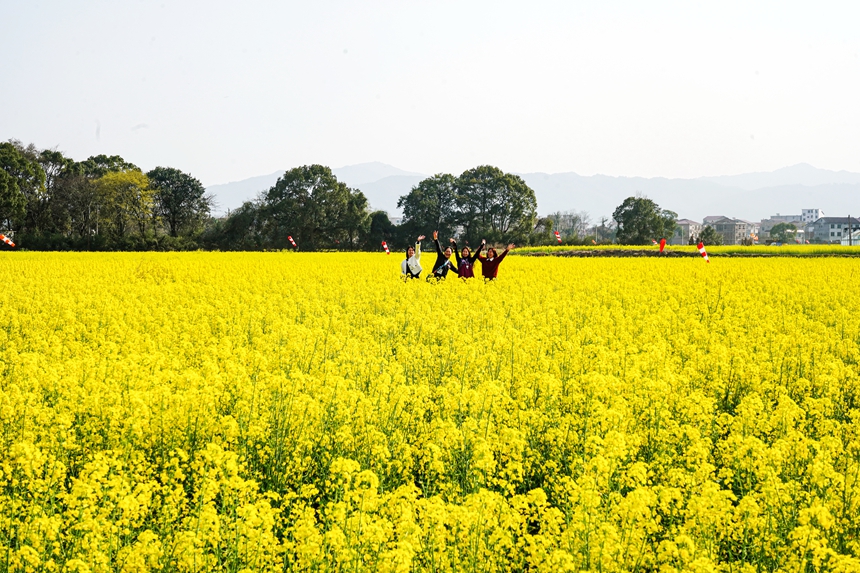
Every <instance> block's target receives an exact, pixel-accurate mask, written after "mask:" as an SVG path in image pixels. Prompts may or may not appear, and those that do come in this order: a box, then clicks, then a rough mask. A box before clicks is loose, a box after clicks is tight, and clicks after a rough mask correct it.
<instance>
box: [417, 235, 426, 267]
mask: <svg viewBox="0 0 860 573" xmlns="http://www.w3.org/2000/svg"><path fill="white" fill-rule="evenodd" d="M423 240H424V235H418V239H417V240H416V241H415V260H416V261H417V260H418V259H420V258H421V241H423Z"/></svg>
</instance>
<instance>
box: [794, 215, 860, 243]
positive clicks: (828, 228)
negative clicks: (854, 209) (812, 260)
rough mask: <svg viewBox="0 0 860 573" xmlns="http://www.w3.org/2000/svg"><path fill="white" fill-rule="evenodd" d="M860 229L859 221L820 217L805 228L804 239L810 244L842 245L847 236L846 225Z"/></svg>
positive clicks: (853, 218)
mask: <svg viewBox="0 0 860 573" xmlns="http://www.w3.org/2000/svg"><path fill="white" fill-rule="evenodd" d="M849 223H850V225H851V227H852V229H860V219H857V218H856V217H851V219H850V222H849V218H848V217H821V218H820V219H817V220H816V221H815V222H814V223H811V224H809V225H807V226H806V238H807V239H808V240H809V242H810V243H839V244H841V243H842V238H843V237H847V236H848V225H849ZM852 240H853V239H852Z"/></svg>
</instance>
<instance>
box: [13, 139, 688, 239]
mask: <svg viewBox="0 0 860 573" xmlns="http://www.w3.org/2000/svg"><path fill="white" fill-rule="evenodd" d="M397 206H398V208H399V209H402V211H403V217H402V222H401V223H400V224H398V225H395V224H394V223H393V222H392V221H391V220H390V219H389V216H388V214H387V213H386V212H384V211H371V209H370V207H369V205H368V201H367V198H366V197H365V196H364V194H363V193H362V192H361V191H360V190H358V189H354V188H350V187H349V186H348V185H346V184H345V183H344V182H342V181H338V179H337V177H336V176H335V175H334V174H333V173H332V171H331V169H330V168H328V167H326V166H323V165H305V166H302V167H296V168H294V169H290V170H288V171H286V172H284V174H283V175H282V176H281V177H280V178H278V180H277V182H276V183H275V184H274V185H273V186H272V187H270V188H269V189H267V190H265V191H262V192H261V193H260V194H259V195H258V196H257V197H256V198H255V199H253V200H251V201H247V202H245V203H244V204H243V205H242V206H241V207H239V208H238V209H236V210H234V211H231V212H230V213H228V214H227V215H226V216H225V217H221V218H215V217H213V216H212V214H211V213H212V210H213V208H214V207H215V204H214V200H213V198H212V197H211V196H208V195H207V194H206V192H205V189H204V187H203V185H202V184H201V182H200V181H199V180H197V179H196V178H194V177H193V176H191V175H190V174H187V173H184V172H182V171H180V170H179V169H176V168H172V167H156V168H155V169H152V170H150V171H148V172H146V173H144V172H143V171H142V170H141V169H140V168H138V167H137V166H136V165H134V164H132V163H130V162H128V161H126V160H124V159H123V158H122V157H120V156H116V155H114V156H106V155H97V156H92V157H89V158H87V159H86V160H84V161H75V160H74V159H72V158H69V157H66V156H65V155H64V154H63V153H61V152H59V151H57V150H55V149H54V150H51V149H48V150H39V149H37V148H35V146H33V145H29V146H26V147H25V146H24V145H22V144H21V143H20V142H18V141H15V140H10V141H8V142H4V143H0V232H3V231H4V230H5V231H7V232H10V231H11V232H13V233H14V236H15V241H16V243H17V244H18V245H19V246H20V247H23V248H28V249H34V250H41V249H45V250H48V249H49V250H176V249H218V250H265V249H273V250H274V249H289V248H292V243H291V241H290V239H291V238H292V241H293V242H295V243H296V244H297V245H299V248H300V249H301V250H308V251H316V250H378V249H380V248H381V243H382V242H383V241H385V242H386V243H387V244H388V245H389V246H390V248H392V249H399V248H405V247H406V246H407V245H408V244H411V243H412V242H413V241H414V238H415V236H417V235H419V234H426V233H428V232H429V231H431V230H438V231H439V233H440V234H441V236H443V237H456V238H457V239H458V240H460V241H461V242H462V243H463V244H467V245H468V244H477V243H479V242H480V241H481V239H486V240H487V241H488V242H489V243H491V244H507V243H516V244H518V245H547V244H556V243H557V238H556V235H555V232H556V231H557V232H558V233H559V237H560V238H561V239H562V241H563V242H564V243H565V244H592V243H609V242H621V243H628V244H650V241H651V239H653V238H655V237H657V238H659V237H660V236H671V234H672V232H674V225H675V222H674V221H675V218H676V216H675V214H674V213H672V212H671V211H665V210H663V209H661V208H660V207H659V206H657V205H656V204H655V203H654V202H653V201H651V200H650V199H647V198H643V197H630V198H628V199H627V200H625V202H624V203H623V204H622V205H621V206H619V207H618V209H616V211H615V213H613V217H612V219H608V218H602V219H601V220H600V221H599V224H598V223H592V222H591V220H590V218H589V216H588V214H587V213H585V212H577V211H566V212H556V213H552V214H550V215H549V216H546V217H539V216H538V214H537V199H536V197H535V192H534V191H533V190H532V189H531V188H530V187H529V186H528V185H527V184H526V183H525V181H523V179H522V178H521V177H519V176H517V175H514V174H511V173H505V172H504V171H502V170H501V169H499V168H497V167H493V166H489V165H483V166H479V167H475V168H473V169H469V170H466V171H464V172H463V173H461V174H460V175H459V176H454V175H451V174H447V173H440V174H436V175H433V176H432V177H428V178H426V179H424V180H422V181H421V182H419V183H418V184H417V185H416V186H414V187H413V188H412V189H411V190H410V191H409V193H407V194H406V195H403V196H402V197H400V198H399V200H398V202H397Z"/></svg>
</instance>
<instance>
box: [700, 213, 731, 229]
mask: <svg viewBox="0 0 860 573" xmlns="http://www.w3.org/2000/svg"><path fill="white" fill-rule="evenodd" d="M725 218H726V216H725V215H708V216H707V217H705V218H704V219H702V225H703V226H705V227H713V226H714V222H716V221H719V220H720V219H725Z"/></svg>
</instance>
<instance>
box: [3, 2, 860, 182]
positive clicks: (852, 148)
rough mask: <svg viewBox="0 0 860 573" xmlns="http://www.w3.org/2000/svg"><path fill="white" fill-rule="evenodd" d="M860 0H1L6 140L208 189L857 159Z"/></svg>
mask: <svg viewBox="0 0 860 573" xmlns="http://www.w3.org/2000/svg"><path fill="white" fill-rule="evenodd" d="M858 22H860V2H853V1H847V0H846V1H842V2H827V1H817V2H812V1H810V2H787V1H780V2H750V1H738V2H734V1H718V2H716V1H715V2H691V1H678V2H669V1H662V2H658V1H647V2H643V1H639V2H635V1H630V2H618V1H616V2H612V1H595V2H574V1H564V2H525V1H522V2H515V3H514V2H498V1H488V2H468V1H455V2H443V1H440V0H432V1H424V2H403V1H401V2H394V1H391V2H382V1H355V2H335V1H325V0H316V1H305V2H281V1H273V2H258V1H245V2H224V1H220V0H209V1H206V2H175V1H171V0H161V1H155V2H150V1H118V0H110V1H90V2H74V1H68V0H65V1H59V0H48V1H39V0H31V1H26V2H25V1H23V0H22V1H12V0H5V1H3V2H2V3H0V54H2V57H0V81H2V84H0V139H2V140H6V139H9V138H17V139H20V140H22V141H23V142H24V143H30V142H32V143H35V144H36V145H37V146H38V147H40V148H45V147H54V146H58V147H59V149H60V150H61V151H64V152H65V153H67V154H68V155H71V156H72V157H73V158H75V159H78V160H81V159H85V158H86V157H87V156H89V155H93V154H98V153H106V154H119V155H122V156H123V157H124V158H125V159H126V160H128V161H131V162H133V163H136V164H137V165H139V166H140V167H142V168H143V169H145V170H146V169H150V168H152V167H155V166H156V165H165V166H172V167H176V168H179V169H182V170H183V171H186V172H190V173H192V174H193V175H195V176H196V177H198V178H200V179H201V180H202V181H203V183H204V184H205V185H212V184H216V183H225V182H228V181H236V180H240V179H244V178H247V177H251V176H255V175H262V174H267V173H271V172H273V171H276V170H279V169H285V168H289V167H294V166H296V165H302V164H306V163H322V164H326V165H329V166H331V167H340V166H343V165H350V164H355V163H361V162H365V161H382V162H385V163H390V164H392V165H394V166H397V167H400V168H402V169H407V170H412V171H419V172H422V173H428V174H429V173H437V172H451V173H454V174H458V173H460V172H461V171H463V170H464V169H467V168H470V167H473V166H476V165H480V164H485V163H489V164H493V165H497V166H498V167H501V168H502V169H504V170H506V171H516V172H531V171H545V172H550V173H552V172H562V171H576V172H577V173H580V174H582V175H591V174H594V173H603V174H607V175H640V176H646V177H653V176H665V177H698V176H702V175H724V174H734V173H741V172H747V171H769V170H773V169H777V168H780V167H784V166H787V165H792V164H795V163H799V162H807V163H811V164H812V165H815V166H816V167H821V168H826V169H836V170H839V169H847V170H849V171H860V153H858V150H860V105H858V103H857V102H858V101H860V59H858V53H860V33H858V28H857V25H858Z"/></svg>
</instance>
